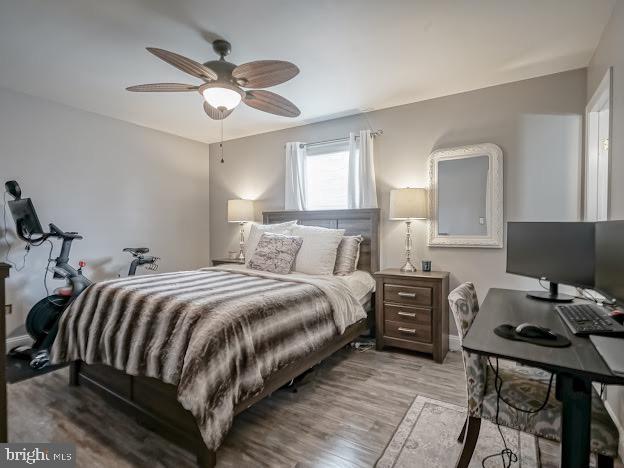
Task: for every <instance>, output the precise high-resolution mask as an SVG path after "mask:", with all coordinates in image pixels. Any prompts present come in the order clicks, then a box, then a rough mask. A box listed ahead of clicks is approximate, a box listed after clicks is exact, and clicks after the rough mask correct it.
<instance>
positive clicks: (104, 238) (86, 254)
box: [0, 88, 209, 333]
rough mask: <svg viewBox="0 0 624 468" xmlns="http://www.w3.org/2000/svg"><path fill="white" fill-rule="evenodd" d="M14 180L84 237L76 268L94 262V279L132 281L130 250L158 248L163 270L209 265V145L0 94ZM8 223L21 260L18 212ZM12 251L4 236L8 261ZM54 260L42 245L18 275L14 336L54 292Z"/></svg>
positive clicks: (47, 218)
mask: <svg viewBox="0 0 624 468" xmlns="http://www.w3.org/2000/svg"><path fill="white" fill-rule="evenodd" d="M9 179H16V180H18V181H19V182H20V184H21V186H22V190H23V192H24V193H23V195H24V196H26V197H32V198H33V201H34V203H35V206H36V209H37V211H38V213H39V218H40V220H41V223H42V224H43V225H44V227H47V224H48V223H49V222H54V223H55V224H57V225H58V226H59V227H60V228H61V229H63V230H67V231H71V230H75V231H79V232H80V233H81V234H83V235H84V237H85V239H84V240H81V241H76V242H75V246H74V248H73V249H72V262H73V263H74V264H77V263H78V261H79V260H81V259H84V260H86V261H87V262H88V267H87V269H86V274H87V275H88V276H89V277H91V278H93V279H96V280H98V279H103V278H111V277H116V276H117V275H118V274H119V273H123V274H124V275H125V274H126V273H127V268H128V263H129V262H128V254H124V253H122V252H121V249H122V248H123V247H128V246H139V245H141V246H143V245H145V246H148V247H150V248H151V249H152V251H153V252H154V254H156V255H158V256H161V257H162V261H161V262H160V265H161V268H160V270H161V271H168V270H180V269H191V268H195V267H200V266H203V265H207V264H208V257H209V255H208V145H205V144H202V143H197V142H194V141H190V140H186V139H184V138H180V137H177V136H172V135H169V134H166V133H162V132H158V131H154V130H149V129H146V128H143V127H139V126H136V125H132V124H129V123H125V122H122V121H119V120H114V119H111V118H108V117H102V116H99V115H96V114H92V113H88V112H84V111H80V110H77V109H73V108H70V107H66V106H63V105H60V104H56V103H52V102H49V101H46V100H43V99H40V98H35V97H31V96H27V95H24V94H18V93H14V92H12V91H8V90H6V89H2V88H0V182H2V184H3V185H4V181H6V180H9ZM0 222H1V221H0ZM7 223H8V226H9V241H10V242H11V244H12V246H13V248H12V255H11V257H12V259H13V261H16V262H17V263H18V264H21V257H22V254H23V252H24V249H23V245H24V244H23V243H22V242H21V241H19V240H15V237H14V224H13V219H12V218H11V215H10V213H7ZM3 234H4V225H3V224H0V235H2V237H3ZM57 244H58V243H57ZM5 253H6V248H5V244H4V239H2V240H0V261H2V260H4V257H5ZM47 255H48V247H47V246H41V247H37V248H33V249H32V250H31V252H30V255H29V257H28V259H27V263H26V268H25V269H24V270H23V271H21V272H17V271H15V270H12V271H11V277H10V279H9V282H8V301H9V302H11V303H13V306H14V313H13V315H11V316H9V317H8V329H9V330H10V331H11V330H14V329H15V328H16V327H18V325H21V324H22V323H23V322H24V317H25V314H26V313H27V311H28V309H29V308H30V306H31V305H32V304H33V303H34V302H36V301H37V300H39V299H41V298H42V297H43V296H44V287H43V272H44V267H45V264H46V259H47ZM54 255H55V256H56V255H58V246H57V248H55V250H54ZM62 284H63V283H62V282H61V281H57V280H52V279H49V280H48V285H49V287H50V288H55V287H58V286H60V285H62ZM16 333H19V330H18V331H16Z"/></svg>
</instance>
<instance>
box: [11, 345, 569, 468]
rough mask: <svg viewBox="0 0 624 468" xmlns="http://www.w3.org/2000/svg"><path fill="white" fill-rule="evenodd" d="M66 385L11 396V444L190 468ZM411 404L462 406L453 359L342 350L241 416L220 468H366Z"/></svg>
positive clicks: (52, 378)
mask: <svg viewBox="0 0 624 468" xmlns="http://www.w3.org/2000/svg"><path fill="white" fill-rule="evenodd" d="M67 381H68V376H67V369H62V370H59V371H56V372H52V373H50V374H46V375H43V376H41V377H39V378H37V379H32V380H29V381H26V382H21V383H17V384H13V385H10V386H9V439H10V440H11V441H42V442H44V441H59V442H60V441H69V442H75V443H76V444H77V446H78V449H77V452H78V466H85V467H86V466H88V467H111V466H115V467H130V466H132V467H143V466H145V467H148V466H149V467H153V466H164V467H176V468H183V467H194V466H195V457H194V456H193V455H192V454H190V453H188V452H186V451H184V450H182V449H179V448H177V447H176V446H174V445H172V444H170V443H169V442H167V441H165V440H163V439H161V438H160V437H158V436H156V435H155V434H153V433H152V432H150V431H149V430H147V429H145V428H143V427H141V426H140V425H139V424H137V423H136V422H135V421H133V420H132V419H130V418H129V417H127V416H126V415H124V414H123V413H120V412H118V411H116V410H113V409H112V408H111V407H110V406H109V405H107V404H106V402H105V401H103V400H102V399H101V398H100V397H99V396H97V395H95V394H94V393H93V392H91V391H89V390H88V389H86V388H80V387H79V388H70V387H68V385H67ZM417 395H423V396H427V397H430V398H435V399H438V400H442V401H446V402H449V403H453V404H456V405H462V406H463V405H465V387H464V370H463V366H462V362H461V357H460V355H459V353H456V352H451V353H449V354H448V356H447V358H446V360H445V362H444V364H436V363H435V362H433V361H432V360H431V359H430V358H428V357H420V356H418V355H415V354H410V353H403V352H394V351H383V352H377V351H374V350H370V351H366V352H360V351H354V350H342V351H340V352H338V353H336V354H335V355H334V356H332V357H331V358H330V359H328V360H327V361H325V362H324V363H323V364H322V365H321V366H319V367H318V368H317V369H316V370H315V371H314V372H313V373H312V374H311V375H309V376H307V377H306V378H304V379H303V382H302V383H301V384H300V385H299V386H298V390H297V392H296V393H295V392H292V391H290V390H280V391H278V392H276V393H274V394H273V395H272V396H271V397H269V398H267V399H265V400H263V401H262V402H260V403H258V404H256V405H254V406H253V407H252V408H251V409H249V410H248V411H246V412H244V413H242V414H241V415H239V416H238V417H237V418H236V419H235V422H234V426H233V428H232V430H231V431H230V433H229V434H228V436H227V438H226V440H225V443H224V445H223V446H222V447H221V449H220V450H219V452H218V467H264V466H266V467H324V468H325V467H328V468H329V467H370V466H373V464H374V463H375V461H376V460H377V458H378V457H379V456H380V455H381V453H382V451H383V449H384V447H385V445H386V443H387V442H388V441H389V440H390V438H391V437H392V434H393V433H394V430H395V428H396V426H397V425H398V424H399V422H400V421H401V419H402V417H403V415H404V413H405V411H406V410H407V409H408V407H409V406H410V404H411V403H412V401H413V400H414V398H415V397H416V396H417ZM460 429H461V428H459V427H458V428H457V430H458V433H459V430H460ZM544 448H545V449H547V450H544V452H546V453H545V455H548V454H549V453H550V454H551V455H550V458H549V460H544V461H545V462H547V463H553V464H552V465H550V466H556V465H557V462H556V458H557V455H556V454H557V450H556V446H555V447H554V449H553V447H552V444H551V445H549V446H545V447H544ZM553 458H554V459H553Z"/></svg>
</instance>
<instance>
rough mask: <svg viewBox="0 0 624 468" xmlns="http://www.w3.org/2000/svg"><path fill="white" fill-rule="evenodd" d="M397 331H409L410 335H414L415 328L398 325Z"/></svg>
mask: <svg viewBox="0 0 624 468" xmlns="http://www.w3.org/2000/svg"><path fill="white" fill-rule="evenodd" d="M399 331H400V332H402V333H409V334H411V335H415V334H416V329H415V328H403V327H399Z"/></svg>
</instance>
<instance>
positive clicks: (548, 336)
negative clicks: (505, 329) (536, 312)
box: [516, 323, 557, 340]
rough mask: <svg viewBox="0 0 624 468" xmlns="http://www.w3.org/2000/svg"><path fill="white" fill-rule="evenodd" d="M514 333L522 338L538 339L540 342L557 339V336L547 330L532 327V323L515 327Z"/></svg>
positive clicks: (536, 326)
mask: <svg viewBox="0 0 624 468" xmlns="http://www.w3.org/2000/svg"><path fill="white" fill-rule="evenodd" d="M516 333H517V334H518V335H520V336H522V337H524V338H539V339H542V340H556V339H557V335H555V334H554V333H553V332H551V331H550V330H549V329H548V328H544V327H540V326H539V325H533V324H532V323H521V324H520V325H518V326H517V327H516Z"/></svg>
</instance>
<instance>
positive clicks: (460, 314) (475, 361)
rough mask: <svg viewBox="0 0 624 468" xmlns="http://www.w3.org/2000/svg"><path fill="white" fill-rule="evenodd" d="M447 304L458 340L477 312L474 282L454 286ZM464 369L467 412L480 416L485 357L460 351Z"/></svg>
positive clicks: (485, 373)
mask: <svg viewBox="0 0 624 468" xmlns="http://www.w3.org/2000/svg"><path fill="white" fill-rule="evenodd" d="M448 301H449V306H450V308H451V312H452V313H453V318H454V319H455V324H456V325H457V331H458V332H459V339H460V341H461V340H463V338H464V337H465V336H466V333H468V330H470V327H471V326H472V322H474V319H475V318H476V317H477V314H478V313H479V301H478V299H477V291H476V290H475V287H474V284H472V283H464V284H462V285H460V286H458V287H457V288H455V289H454V290H453V291H451V293H450V294H449V296H448ZM462 355H463V358H464V370H465V371H466V390H467V392H468V414H469V415H470V416H474V417H480V416H481V405H482V403H483V396H484V394H485V383H486V379H487V367H486V360H485V358H483V357H481V356H479V355H478V354H472V353H469V352H468V351H462Z"/></svg>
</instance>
